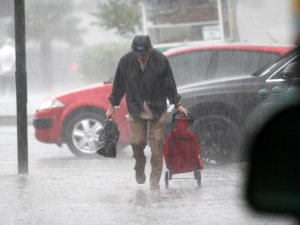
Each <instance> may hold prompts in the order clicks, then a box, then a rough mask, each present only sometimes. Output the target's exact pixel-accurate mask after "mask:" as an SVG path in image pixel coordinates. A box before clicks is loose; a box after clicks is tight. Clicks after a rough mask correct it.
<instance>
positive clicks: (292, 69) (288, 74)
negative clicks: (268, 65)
mask: <svg viewBox="0 0 300 225" xmlns="http://www.w3.org/2000/svg"><path fill="white" fill-rule="evenodd" d="M299 71H300V63H299V62H293V63H290V64H288V65H287V66H286V67H285V68H284V69H283V71H282V73H281V77H282V79H284V80H285V81H289V82H292V83H295V82H299V81H300V72H299Z"/></svg>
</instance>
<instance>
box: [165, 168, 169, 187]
mask: <svg viewBox="0 0 300 225" xmlns="http://www.w3.org/2000/svg"><path fill="white" fill-rule="evenodd" d="M165 185H166V188H168V187H169V172H168V171H166V173H165Z"/></svg>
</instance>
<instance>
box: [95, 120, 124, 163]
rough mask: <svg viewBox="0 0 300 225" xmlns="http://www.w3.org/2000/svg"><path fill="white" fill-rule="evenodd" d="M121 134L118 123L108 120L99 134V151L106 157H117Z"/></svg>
mask: <svg viewBox="0 0 300 225" xmlns="http://www.w3.org/2000/svg"><path fill="white" fill-rule="evenodd" d="M119 135H120V132H119V130H118V124H117V123H116V122H114V121H112V120H109V121H107V122H106V124H105V127H104V129H103V130H102V132H101V133H100V135H99V145H100V146H99V147H98V150H97V153H98V154H99V155H102V156H104V157H109V158H116V156H117V144H118V141H119Z"/></svg>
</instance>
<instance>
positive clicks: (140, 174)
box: [135, 170, 146, 184]
mask: <svg viewBox="0 0 300 225" xmlns="http://www.w3.org/2000/svg"><path fill="white" fill-rule="evenodd" d="M135 179H136V182H137V183H138V184H144V183H145V181H146V175H145V172H144V171H139V170H137V171H136V172H135Z"/></svg>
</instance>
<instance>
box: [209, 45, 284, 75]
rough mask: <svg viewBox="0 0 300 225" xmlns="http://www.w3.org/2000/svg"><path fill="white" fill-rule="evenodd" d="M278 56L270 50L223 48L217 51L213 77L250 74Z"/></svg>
mask: <svg viewBox="0 0 300 225" xmlns="http://www.w3.org/2000/svg"><path fill="white" fill-rule="evenodd" d="M279 57H280V56H279V55H278V54H275V53H271V52H259V51H247V50H245V51H241V50H225V51H219V52H218V59H217V65H216V68H215V69H216V72H215V73H214V76H215V77H214V78H220V77H228V76H237V75H244V74H252V73H254V72H255V71H257V70H259V69H260V68H262V67H263V66H264V65H266V64H269V63H272V62H275V61H276V60H277V59H278V58H279Z"/></svg>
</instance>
